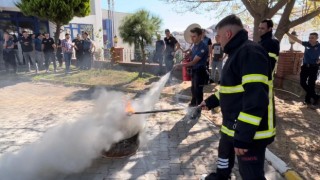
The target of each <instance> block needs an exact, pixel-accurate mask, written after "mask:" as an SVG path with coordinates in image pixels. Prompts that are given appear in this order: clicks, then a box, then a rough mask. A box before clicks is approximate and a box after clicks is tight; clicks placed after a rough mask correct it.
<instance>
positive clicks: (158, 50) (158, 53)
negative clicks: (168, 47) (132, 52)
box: [153, 34, 165, 75]
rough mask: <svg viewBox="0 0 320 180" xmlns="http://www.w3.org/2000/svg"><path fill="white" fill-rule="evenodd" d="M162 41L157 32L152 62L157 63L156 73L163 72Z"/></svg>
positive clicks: (160, 73)
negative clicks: (157, 69)
mask: <svg viewBox="0 0 320 180" xmlns="http://www.w3.org/2000/svg"><path fill="white" fill-rule="evenodd" d="M164 48H165V46H164V41H163V40H162V39H161V36H160V34H157V41H156V49H155V53H154V59H153V60H154V62H156V63H159V71H158V75H162V74H163V72H162V71H163V68H162V66H163V52H164Z"/></svg>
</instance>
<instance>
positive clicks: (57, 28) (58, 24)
mask: <svg viewBox="0 0 320 180" xmlns="http://www.w3.org/2000/svg"><path fill="white" fill-rule="evenodd" d="M61 26H62V24H61V23H56V32H55V33H54V42H55V43H56V44H57V43H58V39H59V37H60V29H61Z"/></svg>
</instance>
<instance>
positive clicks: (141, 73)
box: [139, 39, 146, 77]
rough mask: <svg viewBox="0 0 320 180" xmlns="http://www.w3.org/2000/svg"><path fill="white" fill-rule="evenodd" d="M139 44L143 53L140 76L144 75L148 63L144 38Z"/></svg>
mask: <svg viewBox="0 0 320 180" xmlns="http://www.w3.org/2000/svg"><path fill="white" fill-rule="evenodd" d="M139 44H140V48H141V53H142V67H141V71H140V72H139V77H142V75H143V73H144V69H145V65H146V54H145V51H144V43H143V39H142V40H141V41H140V43H139Z"/></svg>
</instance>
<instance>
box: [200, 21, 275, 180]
mask: <svg viewBox="0 0 320 180" xmlns="http://www.w3.org/2000/svg"><path fill="white" fill-rule="evenodd" d="M216 30H217V35H218V36H219V38H220V43H221V46H222V48H223V50H224V52H225V53H226V54H228V60H227V61H226V64H225V66H224V68H223V70H222V79H221V82H220V83H221V84H220V85H221V86H220V90H219V91H218V92H216V93H215V94H214V95H212V96H210V97H208V98H207V99H206V100H205V101H203V102H202V103H201V104H200V106H201V107H202V109H206V110H207V109H212V108H215V107H217V106H220V107H221V112H222V116H223V122H222V127H221V130H220V132H221V138H220V142H219V148H218V161H217V171H216V172H214V173H211V174H209V175H203V176H202V179H205V180H227V179H229V178H230V174H231V171H232V168H233V166H234V159H235V156H237V159H238V164H239V171H240V175H241V177H242V179H244V180H265V177H264V160H265V151H266V147H267V145H268V144H270V143H271V142H273V141H274V136H275V133H276V130H275V114H274V105H273V103H269V102H272V98H273V97H272V96H273V93H272V92H270V91H272V88H270V86H271V84H272V77H271V68H270V67H269V60H268V54H267V53H266V51H265V50H264V49H263V48H262V47H261V46H260V45H258V44H257V43H255V42H252V41H250V40H248V32H247V31H246V30H244V28H243V25H242V22H241V20H240V19H239V18H238V17H237V16H235V15H230V16H227V17H225V18H224V19H222V20H221V21H220V22H219V23H218V24H217V26H216Z"/></svg>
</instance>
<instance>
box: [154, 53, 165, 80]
mask: <svg viewBox="0 0 320 180" xmlns="http://www.w3.org/2000/svg"><path fill="white" fill-rule="evenodd" d="M153 60H154V62H158V63H159V72H158V74H159V75H161V74H162V73H163V54H162V53H156V54H155V55H154V59H153Z"/></svg>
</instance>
